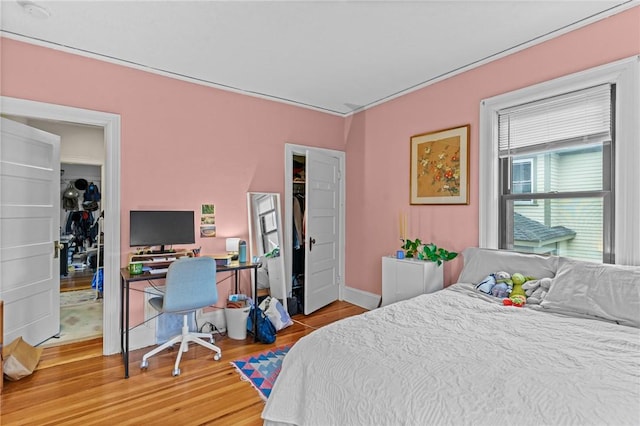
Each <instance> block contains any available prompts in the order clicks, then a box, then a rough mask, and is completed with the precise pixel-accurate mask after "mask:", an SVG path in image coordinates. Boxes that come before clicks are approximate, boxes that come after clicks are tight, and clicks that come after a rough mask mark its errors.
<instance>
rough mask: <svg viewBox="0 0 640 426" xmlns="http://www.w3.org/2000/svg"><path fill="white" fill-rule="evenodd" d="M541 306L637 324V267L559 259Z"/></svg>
mask: <svg viewBox="0 0 640 426" xmlns="http://www.w3.org/2000/svg"><path fill="white" fill-rule="evenodd" d="M540 305H541V306H542V307H543V308H544V309H548V310H550V311H551V310H553V311H557V312H562V313H569V314H570V313H577V314H583V315H591V316H595V317H599V318H604V319H607V320H611V321H616V322H618V323H620V324H625V325H630V326H633V327H640V267H638V266H620V265H608V264H600V263H592V262H583V261H580V260H574V259H566V258H561V259H560V263H559V267H558V273H557V274H556V278H555V279H554V280H553V283H552V284H551V288H550V289H549V292H548V293H547V296H546V297H545V299H544V300H543V301H542V303H541V304H540Z"/></svg>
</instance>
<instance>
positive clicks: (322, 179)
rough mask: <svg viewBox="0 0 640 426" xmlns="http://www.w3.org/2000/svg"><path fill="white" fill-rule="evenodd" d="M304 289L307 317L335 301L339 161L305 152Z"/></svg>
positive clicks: (337, 249) (337, 289) (337, 258)
mask: <svg viewBox="0 0 640 426" xmlns="http://www.w3.org/2000/svg"><path fill="white" fill-rule="evenodd" d="M306 157H307V159H306V188H305V193H306V197H305V212H306V232H305V239H306V241H305V287H304V313H305V315H308V314H310V313H312V312H314V311H316V310H318V309H320V308H321V307H323V306H326V305H328V304H329V303H331V302H333V301H335V300H338V297H339V291H340V286H339V284H340V283H339V279H338V278H339V265H340V257H339V256H340V251H339V239H340V229H339V227H340V211H339V210H340V188H341V187H340V161H339V159H338V158H336V157H332V156H330V155H327V154H324V153H320V152H317V151H311V150H307V151H306Z"/></svg>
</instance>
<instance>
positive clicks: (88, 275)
mask: <svg viewBox="0 0 640 426" xmlns="http://www.w3.org/2000/svg"><path fill="white" fill-rule="evenodd" d="M93 274H94V271H92V270H91V269H88V270H86V271H71V272H69V273H68V274H67V276H64V277H60V291H61V292H65V291H76V290H88V289H90V288H91V281H92V280H93Z"/></svg>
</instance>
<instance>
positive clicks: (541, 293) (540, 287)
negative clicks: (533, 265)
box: [522, 278, 551, 305]
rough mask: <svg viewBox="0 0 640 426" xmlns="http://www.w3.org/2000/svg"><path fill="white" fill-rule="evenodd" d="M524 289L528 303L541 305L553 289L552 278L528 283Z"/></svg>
mask: <svg viewBox="0 0 640 426" xmlns="http://www.w3.org/2000/svg"><path fill="white" fill-rule="evenodd" d="M522 288H523V289H524V291H525V293H526V295H527V303H530V304H534V305H539V304H540V302H542V300H543V299H544V297H545V296H546V295H547V292H548V291H549V288H551V278H542V279H539V280H531V281H527V282H525V283H524V284H522Z"/></svg>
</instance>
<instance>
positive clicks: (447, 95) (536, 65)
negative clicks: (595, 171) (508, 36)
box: [346, 7, 640, 294]
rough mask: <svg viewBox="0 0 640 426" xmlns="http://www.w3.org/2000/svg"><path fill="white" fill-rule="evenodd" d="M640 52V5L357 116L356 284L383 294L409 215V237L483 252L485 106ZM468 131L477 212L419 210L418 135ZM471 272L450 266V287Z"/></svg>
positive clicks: (350, 243)
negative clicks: (412, 143)
mask: <svg viewBox="0 0 640 426" xmlns="http://www.w3.org/2000/svg"><path fill="white" fill-rule="evenodd" d="M637 54H640V7H635V8H633V9H630V10H628V11H626V12H623V13H620V14H618V15H615V16H612V17H610V18H608V19H604V20H602V21H599V22H597V23H594V24H592V25H589V26H587V27H584V28H581V29H578V30H576V31H573V32H571V33H568V34H565V35H563V36H561V37H558V38H555V39H553V40H550V41H547V42H545V43H542V44H539V45H536V46H534V47H531V48H529V49H526V50H523V51H521V52H518V53H515V54H512V55H510V56H508V57H505V58H503V59H499V60H496V61H494V62H491V63H489V64H486V65H484V66H481V67H478V68H476V69H473V70H470V71H468V72H465V73H462V74H460V75H457V76H454V77H451V78H449V79H447V80H444V81H441V82H439V83H436V84H433V85H431V86H428V87H425V88H424V89H421V90H419V91H416V92H413V93H411V94H408V95H405V96H402V97H399V98H397V99H395V100H392V101H389V102H386V103H384V104H381V105H379V106H377V107H375V108H371V109H369V110H366V111H364V112H362V113H360V114H358V115H356V116H355V117H352V118H349V119H347V120H346V138H347V145H346V157H347V173H346V176H347V224H346V226H347V237H346V241H347V247H346V252H347V254H346V256H347V270H346V282H347V283H348V284H349V286H351V287H355V288H358V289H361V290H365V291H370V292H373V293H377V294H379V293H380V289H381V270H380V269H381V263H380V258H381V257H382V256H384V255H388V254H392V253H394V252H395V251H396V250H397V249H398V248H399V246H400V241H399V238H400V237H399V232H398V217H399V214H400V212H401V211H402V212H404V213H406V214H407V216H408V218H409V230H408V238H411V239H413V238H420V239H421V240H423V241H427V242H428V241H433V242H434V243H436V244H437V245H439V246H443V247H445V248H447V249H450V250H454V251H460V250H462V249H464V248H465V247H468V246H477V245H478V202H479V201H478V175H479V167H478V157H479V155H478V131H479V127H478V124H479V123H478V120H479V114H480V101H481V100H482V99H485V98H488V97H492V96H495V95H498V94H501V93H505V92H509V91H512V90H515V89H518V88H522V87H526V86H529V85H532V84H535V83H539V82H542V81H545V80H549V79H553V78H555V77H559V76H562V75H565V74H570V73H574V72H577V71H580V70H584V69H587V68H590V67H594V66H597V65H601V64H604V63H607V62H611V61H615V60H617V59H622V58H625V57H629V56H633V55H637ZM464 124H470V125H471V141H470V145H471V146H470V202H469V205H457V206H427V205H420V206H418V205H417V206H411V205H409V169H408V167H409V139H410V137H411V136H412V135H415V134H420V133H425V132H429V131H435V130H439V129H446V128H450V127H456V126H459V125H464ZM461 268H462V259H461V258H460V257H459V258H458V259H455V260H454V261H451V262H448V263H447V264H446V266H445V283H446V284H450V283H452V282H455V279H456V278H457V276H458V274H459V272H460V269H461Z"/></svg>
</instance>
